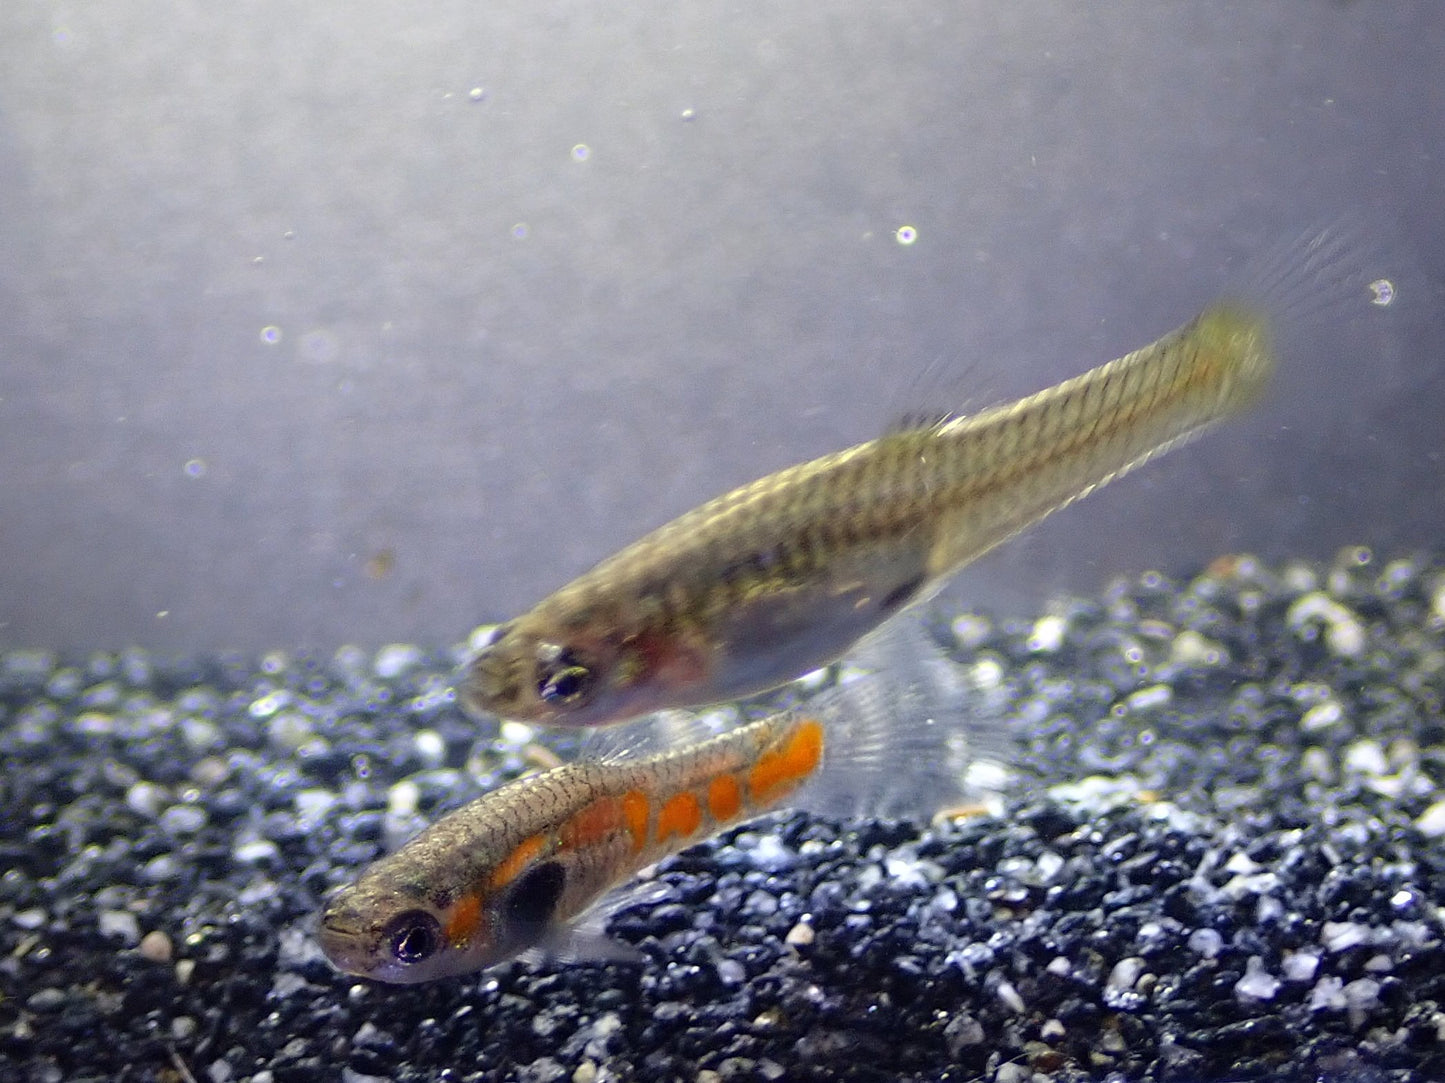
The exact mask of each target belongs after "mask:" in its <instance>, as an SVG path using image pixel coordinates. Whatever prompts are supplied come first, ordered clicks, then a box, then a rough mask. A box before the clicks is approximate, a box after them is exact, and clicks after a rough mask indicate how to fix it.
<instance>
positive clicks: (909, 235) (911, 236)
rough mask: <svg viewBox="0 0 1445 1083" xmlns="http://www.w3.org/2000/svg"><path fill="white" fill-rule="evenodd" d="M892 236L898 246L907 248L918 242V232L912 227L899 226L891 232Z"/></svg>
mask: <svg viewBox="0 0 1445 1083" xmlns="http://www.w3.org/2000/svg"><path fill="white" fill-rule="evenodd" d="M893 236H894V237H895V238H897V240H898V243H899V244H901V245H903V246H905V247H907V246H908V245H910V244H912V243H913V242H914V241H916V240H918V230H916V229H914V228H913V227H912V226H899V227H898V228H897V229H896V230H894V231H893Z"/></svg>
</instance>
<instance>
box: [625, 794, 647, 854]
mask: <svg viewBox="0 0 1445 1083" xmlns="http://www.w3.org/2000/svg"><path fill="white" fill-rule="evenodd" d="M647 813H648V802H647V794H645V793H643V792H642V791H641V790H628V791H627V792H626V793H625V794H623V795H622V820H623V822H624V823H625V824H626V825H627V833H628V834H629V835H631V836H632V848H633V849H634V850H641V849H642V847H643V846H644V845H646V843H647Z"/></svg>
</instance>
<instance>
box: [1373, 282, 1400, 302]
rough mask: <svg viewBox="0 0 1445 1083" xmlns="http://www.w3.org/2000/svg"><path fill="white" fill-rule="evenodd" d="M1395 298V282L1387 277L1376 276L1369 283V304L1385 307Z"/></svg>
mask: <svg viewBox="0 0 1445 1083" xmlns="http://www.w3.org/2000/svg"><path fill="white" fill-rule="evenodd" d="M1394 300H1395V283H1393V282H1391V281H1390V280H1389V279H1388V278H1377V279H1375V281H1373V282H1371V283H1370V304H1372V305H1379V306H1380V307H1381V308H1385V307H1386V306H1387V305H1390V304H1393V303H1394Z"/></svg>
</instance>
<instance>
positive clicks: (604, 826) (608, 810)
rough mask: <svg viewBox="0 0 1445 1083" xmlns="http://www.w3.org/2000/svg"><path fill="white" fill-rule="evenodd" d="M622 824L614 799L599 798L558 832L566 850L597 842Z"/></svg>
mask: <svg viewBox="0 0 1445 1083" xmlns="http://www.w3.org/2000/svg"><path fill="white" fill-rule="evenodd" d="M621 824H622V807H621V805H620V804H619V803H618V800H617V798H615V797H599V798H598V799H597V800H596V801H593V802H592V804H590V805H588V806H586V807H585V808H583V809H582V811H581V812H579V813H577V814H576V815H575V816H573V817H572V818H571V819H570V820H568V821H567V822H566V823H565V824H563V825H562V829H561V830H560V831H559V832H558V835H559V836H560V838H561V840H562V845H563V846H564V847H565V848H567V849H569V850H570V849H572V848H574V847H580V846H590V845H592V844H593V843H594V842H599V841H601V840H602V839H604V838H606V837H607V836H608V835H610V834H611V833H612V832H614V831H616V830H617V828H618V827H619V826H621Z"/></svg>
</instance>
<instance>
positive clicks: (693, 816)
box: [657, 790, 702, 842]
mask: <svg viewBox="0 0 1445 1083" xmlns="http://www.w3.org/2000/svg"><path fill="white" fill-rule="evenodd" d="M701 826H702V805H701V804H700V803H699V802H698V799H697V794H695V793H692V792H691V791H688V790H683V791H682V793H679V794H674V795H673V796H672V797H669V798H668V799H667V800H666V801H665V802H664V803H663V806H662V808H660V809H658V810H657V841H658V842H666V841H667V839H668V837H669V836H670V835H677V836H679V837H681V838H687V837H688V836H689V835H694V834H696V833H697V829H698V828H699V827H701Z"/></svg>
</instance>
